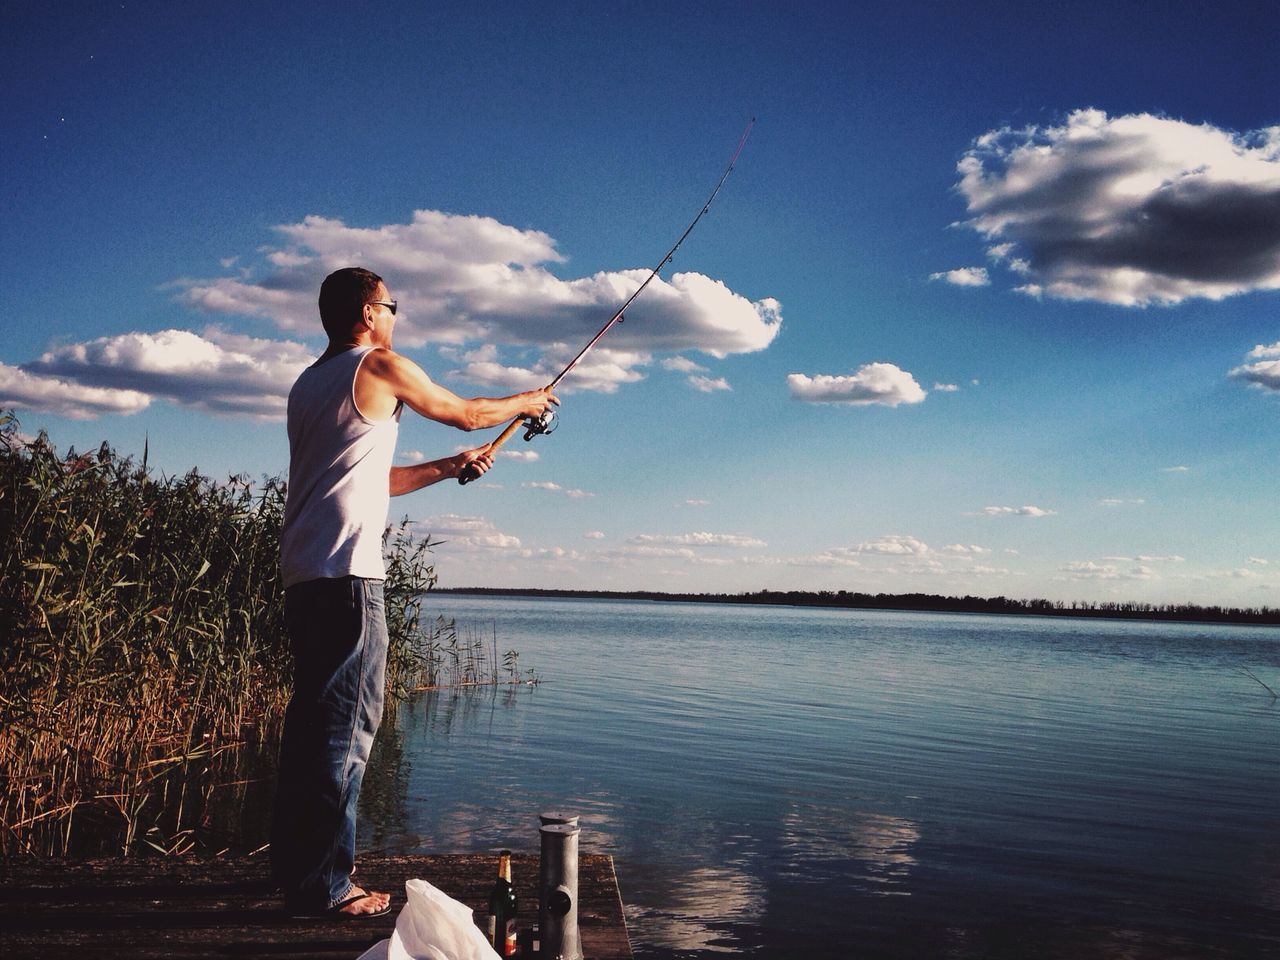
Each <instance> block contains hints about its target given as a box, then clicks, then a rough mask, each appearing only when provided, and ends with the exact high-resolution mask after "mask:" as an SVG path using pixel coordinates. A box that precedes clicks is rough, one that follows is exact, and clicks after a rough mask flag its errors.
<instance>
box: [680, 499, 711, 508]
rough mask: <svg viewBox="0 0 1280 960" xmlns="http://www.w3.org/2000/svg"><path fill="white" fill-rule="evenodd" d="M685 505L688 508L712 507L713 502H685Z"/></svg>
mask: <svg viewBox="0 0 1280 960" xmlns="http://www.w3.org/2000/svg"><path fill="white" fill-rule="evenodd" d="M684 505H685V506H686V507H709V506H711V501H710V500H686V501H685V502H684Z"/></svg>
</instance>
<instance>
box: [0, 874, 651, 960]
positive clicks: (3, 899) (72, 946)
mask: <svg viewBox="0 0 1280 960" xmlns="http://www.w3.org/2000/svg"><path fill="white" fill-rule="evenodd" d="M496 870H497V856H496V855H473V854H466V855H456V856H427V857H360V858H358V860H357V865H356V880H357V881H358V882H359V883H360V885H361V886H362V887H365V888H366V889H374V890H385V891H388V892H390V893H392V894H393V896H394V899H393V901H392V905H393V909H392V912H391V914H390V915H389V916H386V917H381V918H378V919H376V920H361V921H335V920H293V919H290V918H289V917H288V916H287V915H286V914H285V913H284V912H283V911H282V909H281V905H280V901H279V899H278V898H277V897H276V895H275V893H274V891H273V890H272V885H271V881H270V879H269V874H270V869H269V867H268V864H267V861H266V858H265V857H255V858H247V859H194V858H180V857H175V858H155V859H149V858H148V859H128V860H94V861H88V862H80V863H62V862H57V861H52V862H50V861H39V862H37V861H23V860H17V861H9V862H6V863H0V957H3V958H4V960H19V958H36V957H39V958H42V960H49V958H52V957H75V958H76V960H82V958H99V957H101V958H106V957H110V958H112V960H135V958H136V960H143V958H160V957H166V958H167V957H183V958H186V957H193V958H211V957H219V958H225V957H240V958H271V960H301V958H311V957H323V958H328V957H333V958H337V957H344V958H348V960H355V958H356V957H358V956H360V954H361V953H363V952H364V951H365V950H367V949H368V948H369V947H371V946H372V945H373V944H375V943H376V942H377V941H379V940H382V939H383V938H385V937H389V936H391V932H392V930H393V929H395V919H396V914H397V913H399V911H400V908H401V907H403V906H404V883H405V881H406V880H409V879H412V878H414V877H417V878H419V879H422V880H426V881H428V882H429V883H432V884H434V885H435V886H437V887H439V888H440V889H441V890H443V891H444V892H445V893H447V894H448V895H449V896H451V897H453V898H454V899H456V900H460V901H462V902H463V903H465V904H466V905H467V906H469V907H471V908H472V909H473V910H474V911H475V916H476V919H477V921H478V922H480V923H483V922H484V919H485V911H486V905H487V903H488V898H489V890H490V888H491V887H492V886H493V880H494V877H495V876H496ZM512 872H513V880H514V883H515V887H516V893H517V895H518V896H519V898H520V911H521V914H522V916H521V918H520V921H521V926H529V925H531V924H533V923H535V922H536V920H537V912H538V898H537V885H538V858H537V857H536V856H520V855H516V856H514V857H512ZM578 901H579V902H578V927H579V930H580V931H581V933H582V949H583V953H584V954H585V956H586V960H630V958H631V944H630V942H629V940H628V939H627V927H626V921H625V919H624V917H623V913H622V899H621V896H620V895H619V892H618V879H617V876H616V874H615V873H614V869H613V858H612V857H608V856H598V855H593V856H587V855H583V856H581V857H580V858H579V861H578Z"/></svg>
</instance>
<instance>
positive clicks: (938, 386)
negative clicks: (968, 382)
mask: <svg viewBox="0 0 1280 960" xmlns="http://www.w3.org/2000/svg"><path fill="white" fill-rule="evenodd" d="M933 389H934V390H936V391H937V392H938V393H956V392H958V391H959V389H960V388H959V387H958V386H956V385H955V384H954V383H935V384H934V385H933Z"/></svg>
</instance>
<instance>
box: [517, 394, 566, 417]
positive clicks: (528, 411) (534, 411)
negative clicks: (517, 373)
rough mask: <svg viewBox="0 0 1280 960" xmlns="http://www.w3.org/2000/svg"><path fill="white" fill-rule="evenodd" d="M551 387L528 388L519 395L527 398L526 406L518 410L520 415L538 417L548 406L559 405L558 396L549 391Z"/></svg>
mask: <svg viewBox="0 0 1280 960" xmlns="http://www.w3.org/2000/svg"><path fill="white" fill-rule="evenodd" d="M551 390H552V388H551V387H543V388H542V389H541V390H530V391H529V392H528V393H525V394H522V395H521V396H523V397H525V398H527V399H528V406H526V407H525V408H524V409H523V410H522V411H520V416H522V417H533V418H535V419H536V418H538V417H540V416H542V414H543V413H544V412H546V411H547V410H548V409H549V408H550V407H553V406H555V407H558V406H560V398H559V397H557V396H556V395H555V394H554V393H552V392H551Z"/></svg>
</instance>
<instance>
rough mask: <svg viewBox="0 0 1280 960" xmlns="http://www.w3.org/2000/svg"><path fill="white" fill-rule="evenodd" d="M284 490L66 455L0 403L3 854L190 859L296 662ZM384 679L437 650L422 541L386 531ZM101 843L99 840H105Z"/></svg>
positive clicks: (282, 697) (108, 455)
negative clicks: (286, 610)
mask: <svg viewBox="0 0 1280 960" xmlns="http://www.w3.org/2000/svg"><path fill="white" fill-rule="evenodd" d="M284 495H285V487H284V483H283V481H281V480H279V479H270V478H268V479H265V480H263V481H261V482H258V483H253V482H250V481H248V480H246V479H245V478H243V477H232V478H231V479H230V480H228V481H227V482H225V483H215V482H214V481H212V480H210V479H208V478H206V477H203V476H201V475H200V474H198V473H196V472H194V471H193V472H191V473H189V474H187V475H185V476H181V477H172V478H159V479H157V478H155V477H153V476H152V474H151V472H150V470H149V469H148V466H147V463H146V456H145V454H144V457H143V461H142V462H141V463H137V462H135V461H134V460H132V459H131V458H127V457H123V456H120V455H119V454H117V453H115V452H114V451H113V450H111V449H110V448H109V447H108V446H107V445H105V444H104V445H103V446H102V447H101V448H99V449H98V450H97V451H95V452H94V453H90V454H76V453H74V452H72V453H70V454H68V455H66V456H60V455H58V453H57V452H56V451H55V450H54V448H53V447H52V445H51V444H50V443H49V442H48V440H47V438H46V437H45V436H43V435H41V436H40V437H37V438H36V439H34V440H28V439H24V438H23V437H22V435H21V434H20V433H19V432H18V424H17V421H16V420H15V419H14V418H13V416H12V415H11V414H0V543H3V544H4V545H5V550H4V551H3V552H2V553H0V668H2V672H0V853H3V854H4V855H6V856H8V855H13V854H34V855H68V854H71V855H76V854H79V853H103V852H110V850H111V849H115V850H116V851H117V852H123V853H126V854H127V853H130V852H134V851H137V850H157V851H161V852H165V853H173V852H185V851H187V850H190V849H192V848H193V846H194V845H196V843H197V842H198V840H199V825H200V822H201V819H202V817H203V816H204V812H203V811H204V808H205V807H206V805H207V804H208V801H209V798H210V791H212V790H213V789H215V788H216V787H217V786H218V785H219V783H220V782H226V781H229V780H235V779H236V777H237V776H239V775H238V774H237V773H236V772H235V766H236V765H235V759H236V757H235V755H236V754H237V752H238V748H239V747H241V746H242V745H243V744H245V743H246V742H259V743H261V742H264V741H265V742H267V743H268V744H270V741H271V740H272V738H273V730H272V726H273V723H274V722H275V721H276V720H277V719H278V717H279V715H280V713H281V711H282V708H283V705H284V703H285V701H286V698H287V696H288V684H289V676H290V670H291V660H290V656H289V653H288V643H287V640H286V637H285V632H284V624H283V601H282V591H281V587H280V582H279V579H278V576H277V569H278V552H279V535H280V526H281V520H282V516H283V508H284ZM388 533H389V536H388V540H387V556H388V580H387V608H388V621H389V622H388V626H389V628H390V634H391V652H390V656H389V670H388V686H389V692H390V693H391V694H392V695H393V696H397V695H399V696H403V695H405V694H407V692H408V691H410V690H411V689H413V688H414V687H416V686H419V685H422V684H423V683H424V681H425V680H426V679H427V678H431V677H434V676H436V675H438V669H437V668H436V667H434V666H433V663H436V662H437V661H438V659H439V657H440V656H441V654H440V652H439V651H440V650H441V648H442V645H447V644H443V643H442V639H441V638H442V636H443V634H442V631H445V632H450V631H452V624H449V623H446V622H444V621H436V622H432V623H429V624H426V625H424V624H422V623H420V620H421V595H422V594H423V593H424V592H425V591H427V590H428V589H430V587H431V586H432V585H433V584H434V582H435V572H434V569H433V567H432V565H431V564H430V562H429V558H428V555H427V554H428V551H429V549H430V544H429V542H427V541H420V540H416V539H415V538H414V537H413V536H412V535H411V531H410V528H409V527H408V525H407V524H403V523H402V524H401V525H400V526H399V527H397V528H394V529H392V530H390V531H388ZM103 837H107V838H109V839H108V840H107V841H105V847H104V841H103V839H102V838H103Z"/></svg>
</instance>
